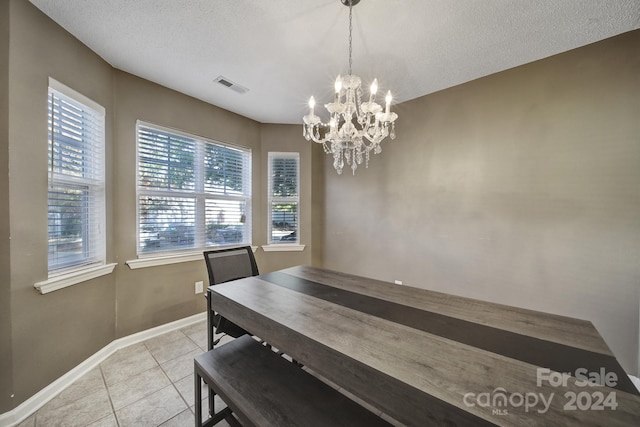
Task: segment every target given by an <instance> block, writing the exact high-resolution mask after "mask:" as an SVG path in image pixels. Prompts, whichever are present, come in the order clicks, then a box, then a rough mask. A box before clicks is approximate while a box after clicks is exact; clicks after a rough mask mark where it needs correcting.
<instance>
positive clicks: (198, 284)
mask: <svg viewBox="0 0 640 427" xmlns="http://www.w3.org/2000/svg"><path fill="white" fill-rule="evenodd" d="M202 292H204V282H203V281H202V280H201V281H199V282H196V294H201V293H202Z"/></svg>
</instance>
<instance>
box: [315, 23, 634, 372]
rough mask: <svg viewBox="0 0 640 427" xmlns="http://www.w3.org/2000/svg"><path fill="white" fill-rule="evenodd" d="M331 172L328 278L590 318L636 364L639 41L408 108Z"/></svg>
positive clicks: (616, 43)
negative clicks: (336, 275) (361, 279)
mask: <svg viewBox="0 0 640 427" xmlns="http://www.w3.org/2000/svg"><path fill="white" fill-rule="evenodd" d="M397 111H398V113H399V117H400V118H399V119H398V122H397V127H396V129H397V134H398V138H397V139H396V140H395V141H391V142H385V143H384V148H383V152H382V153H381V154H380V155H378V156H374V157H372V160H371V162H370V165H369V169H364V168H361V169H358V171H357V173H356V176H355V177H354V176H351V175H350V174H349V173H348V172H345V175H343V176H337V175H336V173H335V171H334V170H333V168H332V165H331V162H329V161H327V162H326V164H325V180H326V182H325V184H326V189H325V191H326V193H325V194H326V200H325V203H326V207H325V209H324V215H325V220H326V222H325V224H326V229H325V230H324V245H323V247H322V248H323V250H324V251H323V255H322V256H323V260H324V265H325V266H326V267H329V268H333V269H337V270H342V271H347V272H351V273H355V274H361V275H365V276H370V277H375V278H380V279H383V280H388V281H391V282H392V281H393V280H394V279H400V280H403V281H404V283H405V284H407V285H411V286H415V287H420V288H427V289H434V290H438V291H443V292H448V293H451V294H457V295H464V296H468V297H472V298H478V299H484V300H490V301H495V302H499V303H504V304H510V305H515V306H520V307H526V308H531V309H535V310H540V311H546V312H552V313H558V314H563V315H568V316H573V317H577V318H582V319H587V320H590V321H591V322H593V324H594V325H595V326H596V328H597V329H598V330H599V331H600V333H601V334H602V336H603V337H604V338H605V340H606V341H607V343H608V344H609V346H610V347H611V348H612V350H613V351H614V353H615V354H616V355H617V357H618V358H619V360H620V362H621V364H622V365H623V367H624V368H625V369H626V370H627V371H628V372H630V373H637V366H638V301H639V296H640V295H639V292H640V290H639V288H640V193H639V189H640V115H639V114H640V31H635V32H631V33H627V34H623V35H621V36H618V37H615V38H612V39H608V40H605V41H602V42H599V43H596V44H593V45H590V46H586V47H583V48H580V49H577V50H573V51H570V52H567V53H563V54H560V55H557V56H554V57H551V58H547V59H544V60H541V61H537V62H534V63H531V64H527V65H524V66H521V67H518V68H515V69H512V70H508V71H505V72H502V73H498V74H495V75H492V76H489V77H486V78H482V79H479V80H476V81H473V82H470V83H467V84H464V85H461V86H458V87H454V88H451V89H448V90H444V91H441V92H438V93H435V94H432V95H428V96H425V97H422V98H419V99H416V100H414V101H411V102H407V103H405V104H402V105H399V106H398V107H397Z"/></svg>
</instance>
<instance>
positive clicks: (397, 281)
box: [394, 280, 402, 285]
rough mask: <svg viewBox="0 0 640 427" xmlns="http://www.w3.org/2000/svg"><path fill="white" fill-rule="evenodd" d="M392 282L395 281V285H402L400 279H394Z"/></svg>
mask: <svg viewBox="0 0 640 427" xmlns="http://www.w3.org/2000/svg"><path fill="white" fill-rule="evenodd" d="M394 283H395V284H396V285H402V280H396V281H394Z"/></svg>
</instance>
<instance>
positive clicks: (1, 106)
mask: <svg viewBox="0 0 640 427" xmlns="http://www.w3.org/2000/svg"><path fill="white" fill-rule="evenodd" d="M8 57H9V2H8V1H4V0H2V1H0V58H1V59H4V58H8ZM8 106H9V61H4V60H0V393H1V394H0V414H2V413H3V412H6V411H8V410H10V409H11V400H10V399H11V398H10V394H9V395H7V394H8V392H9V390H11V389H12V388H13V377H12V375H10V372H11V366H12V356H11V304H10V300H11V275H10V273H11V265H10V263H9V260H10V258H9V109H8Z"/></svg>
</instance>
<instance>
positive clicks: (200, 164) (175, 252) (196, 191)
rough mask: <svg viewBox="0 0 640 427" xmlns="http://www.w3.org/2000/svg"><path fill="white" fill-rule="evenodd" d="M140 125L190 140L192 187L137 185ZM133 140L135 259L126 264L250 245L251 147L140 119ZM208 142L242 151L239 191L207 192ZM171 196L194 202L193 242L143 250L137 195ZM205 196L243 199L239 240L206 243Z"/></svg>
mask: <svg viewBox="0 0 640 427" xmlns="http://www.w3.org/2000/svg"><path fill="white" fill-rule="evenodd" d="M141 127H144V128H147V129H150V130H151V131H157V132H160V133H167V134H170V135H174V136H176V137H178V138H186V139H190V140H193V141H194V144H195V148H194V163H193V169H194V188H193V189H192V190H188V189H187V190H185V189H179V190H173V189H153V188H145V187H143V186H141V185H140V184H141V181H140V176H141V175H140V166H141V165H140V137H139V135H140V134H139V132H140V128H141ZM135 144H136V170H135V186H136V220H135V221H136V255H137V259H135V260H129V261H126V264H127V265H129V267H130V268H132V269H135V268H143V267H151V266H156V265H165V264H173V263H179V262H187V261H195V260H199V259H201V258H202V251H203V250H206V249H207V248H220V247H231V246H237V245H250V244H251V241H252V185H253V184H252V156H253V153H252V150H251V148H248V147H244V146H240V145H236V144H231V143H227V142H222V141H219V140H214V139H211V138H207V137H203V136H200V135H196V134H192V133H189V132H185V131H182V130H179V129H175V128H171V127H167V126H162V125H158V124H155V123H151V122H146V121H143V120H137V121H136V130H135ZM207 144H212V145H214V146H217V147H220V148H222V149H231V150H237V151H240V152H241V153H242V162H243V169H242V172H241V176H242V177H243V180H244V181H245V182H244V185H243V192H242V194H240V195H229V194H219V193H216V192H207V190H206V189H205V186H206V174H205V163H204V162H205V160H204V159H205V151H206V145H207ZM144 196H150V197H153V196H155V197H175V198H184V199H193V201H194V204H195V217H194V226H193V227H194V233H195V237H194V239H193V240H194V242H193V245H192V246H187V247H185V248H184V249H181V248H175V247H170V248H167V249H160V250H143V245H142V242H141V238H140V233H141V228H142V226H143V224H141V220H140V219H141V203H140V201H141V197H144ZM207 200H220V201H231V202H240V204H242V203H244V205H243V206H244V211H243V214H244V217H245V222H244V223H243V224H244V229H243V236H242V237H243V240H242V241H241V242H234V243H222V244H210V243H207V239H206V229H207V219H206V202H207Z"/></svg>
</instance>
